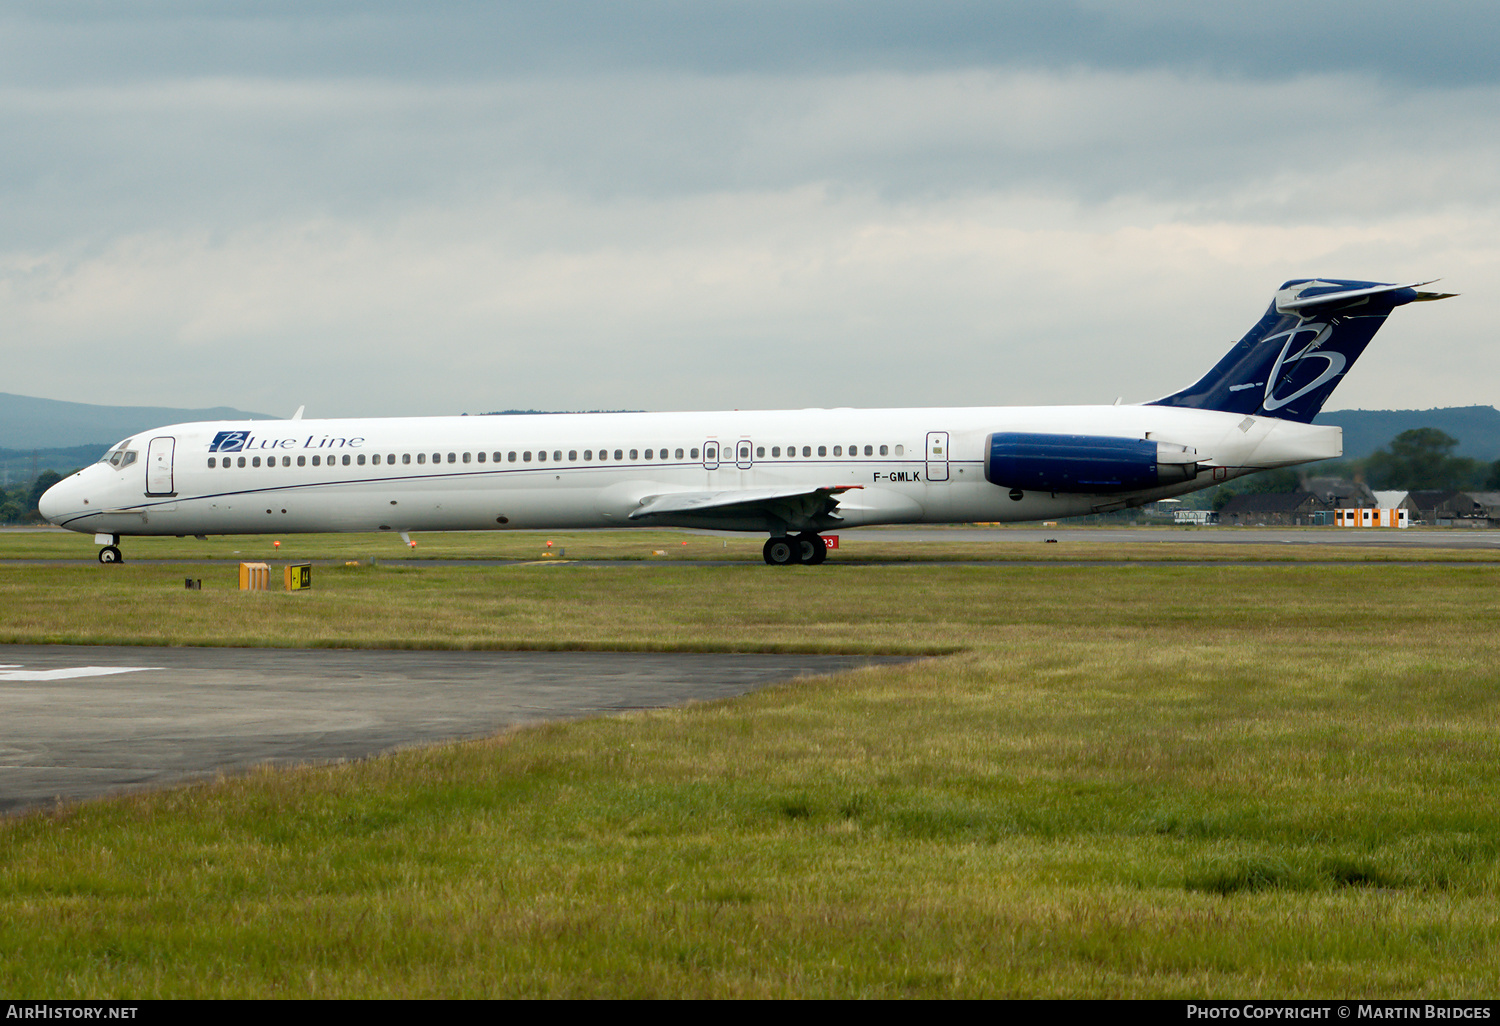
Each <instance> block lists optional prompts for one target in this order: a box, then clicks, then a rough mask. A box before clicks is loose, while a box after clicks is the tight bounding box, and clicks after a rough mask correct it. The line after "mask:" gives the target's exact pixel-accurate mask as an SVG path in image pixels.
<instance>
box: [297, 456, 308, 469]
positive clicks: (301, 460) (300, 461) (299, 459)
mask: <svg viewBox="0 0 1500 1026" xmlns="http://www.w3.org/2000/svg"><path fill="white" fill-rule="evenodd" d="M297 466H299V467H305V466H307V457H306V456H298V457H297Z"/></svg>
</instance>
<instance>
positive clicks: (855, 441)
mask: <svg viewBox="0 0 1500 1026" xmlns="http://www.w3.org/2000/svg"><path fill="white" fill-rule="evenodd" d="M1005 431H1017V432H1041V433H1049V432H1050V433H1060V434H1079V435H1108V436H1116V437H1127V438H1135V439H1148V440H1157V441H1161V442H1168V443H1175V444H1179V445H1184V446H1189V447H1192V448H1193V449H1196V450H1197V452H1198V454H1199V455H1198V459H1199V461H1200V462H1199V467H1198V473H1197V476H1196V477H1195V478H1194V479H1193V480H1190V481H1186V482H1178V483H1175V484H1172V485H1167V486H1161V487H1156V488H1152V489H1149V490H1145V491H1137V492H1130V493H1109V494H1079V493H1061V492H1058V493H1052V492H1037V491H1029V492H1025V493H1024V494H1021V495H1020V497H1019V498H1013V497H1012V496H1013V495H1015V494H1017V493H1016V492H1015V491H1013V490H1009V489H1006V488H1003V487H998V486H996V485H994V484H991V483H990V482H989V481H987V480H986V479H985V459H986V450H985V445H986V439H987V438H988V436H989V435H990V434H991V433H993V432H1005ZM232 432H243V433H244V435H243V436H242V437H239V436H230V437H231V439H232V441H230V442H225V440H224V439H225V438H226V434H227V433H232ZM226 444H232V445H236V446H238V448H233V449H229V450H225V449H224V448H223V447H224V446H225V445H226ZM126 448H128V449H129V450H130V451H131V452H133V453H135V454H136V456H135V457H133V462H130V463H128V464H126V463H125V461H124V460H117V461H116V462H117V463H119V464H120V465H118V466H117V465H114V464H112V463H110V462H108V461H104V462H100V463H96V464H94V465H92V466H90V467H87V468H85V469H83V470H81V471H79V472H78V473H76V474H74V475H72V476H70V477H68V478H65V479H64V480H63V481H61V482H59V483H58V484H57V485H56V486H55V487H54V488H53V489H51V490H50V491H49V492H48V493H47V495H46V496H45V498H44V502H43V508H42V512H43V513H44V514H45V515H46V516H47V517H48V519H49V520H51V521H52V522H53V523H57V524H60V525H62V526H64V527H67V528H69V529H70V530H74V531H80V532H86V533H95V534H108V535H122V536H124V535H145V534H168V535H188V534H201V535H207V534H243V533H267V532H276V533H290V532H310V531H393V532H404V531H457V530H463V531H467V530H503V529H512V530H514V529H528V528H533V529H534V528H546V529H561V528H609V527H625V526H662V525H663V524H679V525H682V526H721V527H727V528H730V529H742V530H764V529H766V528H765V523H764V521H763V520H760V519H757V518H754V517H750V518H744V519H741V520H735V519H734V518H728V519H724V518H719V519H716V520H713V521H711V522H697V521H694V519H693V518H692V517H690V516H683V517H677V518H675V519H667V520H662V519H657V520H655V521H652V522H650V523H648V524H642V523H640V522H638V521H635V520H632V519H631V513H632V512H633V511H636V510H638V509H640V508H641V507H642V505H643V504H644V503H645V502H647V501H648V500H650V499H652V498H655V497H660V496H663V495H671V494H673V493H736V492H749V491H751V490H754V489H775V488H794V487H798V486H806V487H810V488H839V487H848V486H858V488H857V489H852V488H851V489H850V490H847V491H842V492H840V493H839V494H838V506H837V511H836V512H837V517H836V519H837V521H838V522H839V523H840V524H841V525H842V526H847V527H857V526H861V525H868V524H896V523H966V522H988V521H1021V520H1039V519H1054V518H1058V517H1067V516H1076V515H1079V514H1086V513H1089V512H1093V511H1099V510H1108V509H1118V508H1121V507H1123V506H1126V505H1138V504H1140V503H1143V502H1149V501H1152V500H1155V499H1160V498H1166V497H1169V496H1172V495H1180V494H1182V493H1184V492H1189V491H1193V490H1196V489H1199V488H1204V487H1209V486H1211V485H1213V484H1215V483H1218V482H1220V481H1223V480H1227V479H1228V478H1232V477H1237V476H1239V475H1241V474H1244V473H1250V472H1253V471H1256V470H1262V469H1267V468H1271V467H1281V466H1289V465H1292V464H1297V463H1305V462H1308V461H1311V460H1318V459H1325V458H1328V457H1333V456H1338V455H1340V454H1341V452H1342V435H1341V433H1340V431H1339V429H1338V428H1333V427H1314V426H1311V425H1306V424H1299V423H1295V422H1291V421H1284V420H1277V419H1274V418H1268V417H1251V416H1244V415H1240V414H1229V413H1220V412H1214V411H1207V410H1196V409H1184V408H1175V407H1165V406H1067V407H983V408H960V409H942V408H938V409H894V410H855V409H834V410H787V411H732V412H721V413H617V414H553V415H540V416H478V417H422V418H381V419H359V420H289V421H237V422H220V423H196V424H176V425H171V426H168V427H163V428H159V429H157V430H154V431H149V432H143V433H141V434H139V435H137V436H135V437H134V438H132V439H130V440H129V441H128V444H127V443H122V444H121V445H120V446H117V447H116V449H117V450H123V449H126ZM211 448H214V449H215V450H216V451H211ZM601 453H603V454H604V458H602V459H601V458H600V454H601ZM315 461H316V462H315ZM772 531H773V533H774V527H773V528H772Z"/></svg>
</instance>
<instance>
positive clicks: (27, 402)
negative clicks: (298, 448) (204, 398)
mask: <svg viewBox="0 0 1500 1026" xmlns="http://www.w3.org/2000/svg"><path fill="white" fill-rule="evenodd" d="M276 419H279V418H275V417H272V416H270V415H269V414H265V413H246V412H245V411H244V410H235V409H231V408H230V407H228V406H216V407H214V408H212V409H207V410H179V409H173V408H171V407H167V406H92V405H90V404H88V403H68V402H62V401H61V400H58V399H35V398H32V397H31V396H25V395H10V394H8V393H6V392H0V449H18V450H27V453H28V457H29V451H30V450H32V449H63V448H69V447H73V446H98V447H99V449H100V451H101V452H102V451H103V450H104V449H105V448H107V447H109V446H110V445H113V444H114V443H115V442H118V441H119V440H120V439H122V438H128V437H130V436H131V435H133V434H136V433H137V432H140V431H149V430H150V429H151V428H155V427H161V426H162V425H164V424H182V423H186V422H189V421H194V420H276Z"/></svg>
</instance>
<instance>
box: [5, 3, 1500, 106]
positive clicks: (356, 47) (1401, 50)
mask: <svg viewBox="0 0 1500 1026" xmlns="http://www.w3.org/2000/svg"><path fill="white" fill-rule="evenodd" d="M0 17H3V19H4V20H3V27H4V31H3V32H0V69H4V70H3V71H0V75H3V76H4V78H5V80H8V81H11V82H31V83H37V82H47V83H53V84H67V83H75V84H77V83H100V82H109V81H130V80H149V79H156V78H176V77H197V76H220V75H228V76H250V77H256V76H267V77H312V78H326V77H348V76H354V77H369V78H400V79H413V78H415V79H437V80H465V79H472V78H476V77H479V78H488V77H510V76H517V75H519V76H528V75H533V74H537V73H547V74H558V73H561V74H566V75H576V74H592V73H620V72H627V71H633V72H639V71H653V70H654V71H665V72H674V73H681V72H691V73H698V74H743V73H773V74H786V73H793V74H847V73H851V72H859V71H904V72H915V71H932V70H936V69H942V68H959V67H967V68H984V67H1031V68H1037V69H1054V70H1055V69H1059V68H1069V67H1078V66H1088V67H1094V68H1105V69H1113V70H1122V71H1138V70H1143V69H1148V68H1165V69H1172V70H1176V71H1179V72H1182V71H1194V72H1200V73H1211V74H1226V75H1235V76H1240V77H1247V78H1286V77H1296V76H1300V75H1304V74H1341V73H1342V74H1364V75H1371V76H1378V77H1381V78H1384V79H1388V80H1390V81H1393V82H1399V83H1403V84H1427V85H1457V84H1464V83H1469V84H1472V83H1480V82H1494V81H1496V79H1497V76H1500V63H1497V62H1496V61H1495V60H1494V58H1493V54H1494V49H1495V45H1496V43H1497V41H1500V8H1497V7H1496V5H1495V4H1494V3H1492V2H1489V0H1450V2H1438V3H1430V4H1424V5H1420V6H1414V5H1411V4H1409V3H1396V2H1391V0H1380V2H1375V0H1367V2H1364V3H1357V4H1356V3H1325V4H1308V3H1305V2H1301V0H1296V2H1294V0H1262V2H1260V3H1256V4H1253V5H1251V4H1220V3H1214V4H1209V3H1202V2H1198V0H1130V2H1123V0H1073V2H1048V3H1036V2H1035V0H1011V2H1004V0H957V2H936V3H921V4H918V3H912V2H897V0H753V2H749V0H746V2H715V0H638V2H633V3H620V2H617V0H546V2H530V3H518V2H511V3H479V2H455V0H448V2H438V0H434V2H427V3H422V4H411V3H404V2H394V0H391V2H385V3H352V2H327V0H325V2H298V3H288V2H281V0H238V2H231V3H220V4H214V5H212V6H206V5H204V4H201V3H179V2H172V3H155V4H132V5H129V6H122V5H119V4H114V3H104V2H76V0H75V2H68V0H33V2H23V3H11V4H9V5H8V6H7V8H6V9H5V12H4V13H3V15H0Z"/></svg>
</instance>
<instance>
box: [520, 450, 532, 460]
mask: <svg viewBox="0 0 1500 1026" xmlns="http://www.w3.org/2000/svg"><path fill="white" fill-rule="evenodd" d="M521 462H522V463H530V462H531V450H530V449H527V450H526V451H525V452H523V453H521Z"/></svg>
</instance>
